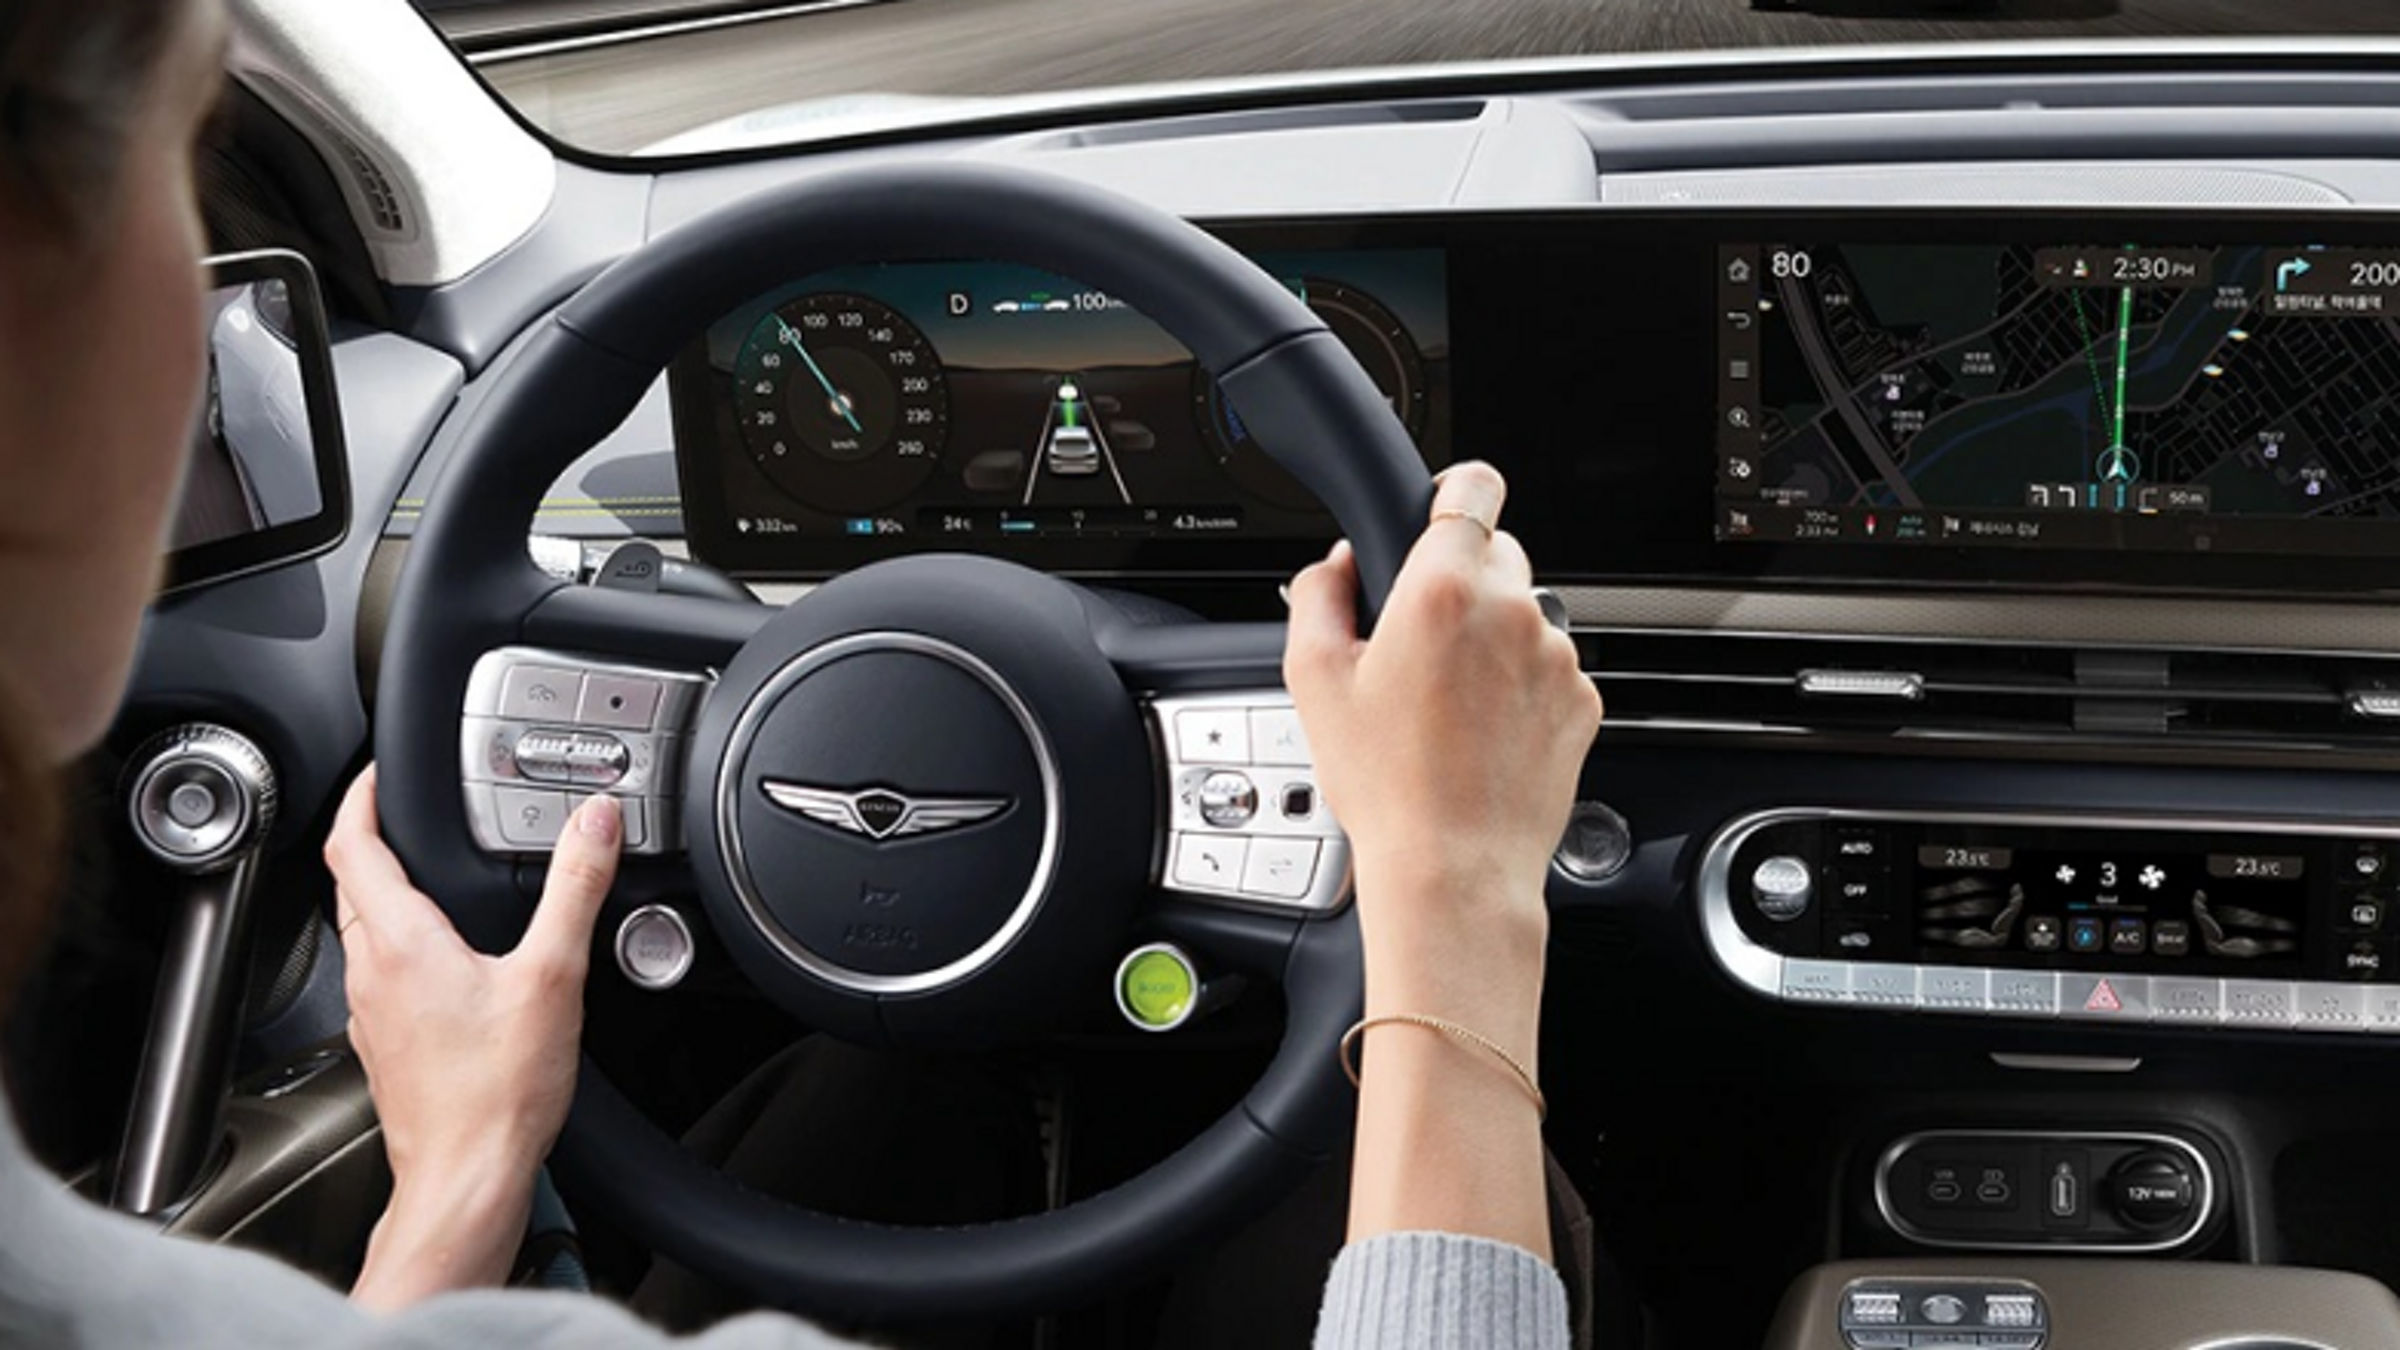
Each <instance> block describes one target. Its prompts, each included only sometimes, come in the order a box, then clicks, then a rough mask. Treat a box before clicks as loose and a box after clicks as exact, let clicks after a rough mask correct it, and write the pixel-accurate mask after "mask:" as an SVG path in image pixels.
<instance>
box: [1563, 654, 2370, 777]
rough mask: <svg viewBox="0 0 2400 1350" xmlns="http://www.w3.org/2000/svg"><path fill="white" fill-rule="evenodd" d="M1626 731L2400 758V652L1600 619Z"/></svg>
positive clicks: (1602, 665)
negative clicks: (1840, 635)
mask: <svg viewBox="0 0 2400 1350" xmlns="http://www.w3.org/2000/svg"><path fill="white" fill-rule="evenodd" d="M1578 641H1579V642H1580V643H1581V644H1582V646H1583V654H1584V667H1585V669H1587V670H1589V671H1591V672H1592V676H1593V679H1594V680H1595V681H1597V682H1598V684H1599V685H1600V689H1601V692H1602V693H1603V694H1604V695H1605V696H1606V698H1607V700H1608V713H1609V721H1610V723H1611V724H1612V725H1614V726H1618V727H1627V726H1647V727H1651V728H1654V729H1661V730H1694V731H1749V732H1758V733H1782V734H1791V733H1812V734H1818V735H1825V736H1832V737H1840V738H1844V739H1847V740H1853V741H1855V740H1857V739H1861V738H1872V739H1884V740H1900V739H1918V740H1927V739H1960V740H1974V739H1988V740H2008V741H2020V742H2021V741H2054V742H2074V741H2079V740H2081V741H2092V742H2106V743H2108V744H2111V745H2123V744H2126V743H2129V742H2131V743H2152V744H2156V745H2160V746H2172V747H2182V748H2187V749H2195V750H2198V749H2222V750H2241V751H2267V752H2284V753H2310V752H2324V751H2365V752H2378V753H2382V754H2400V660H2393V659H2385V658H2375V657H2358V656H2315V655H2286V654H2280V653H2228V652H2203V651H2163V650H2161V651H2148V650H2140V651H2135V650H2106V651H2095V650H2075V649H2071V648H2059V647H2021V646H1980V645H1971V644H1963V643H1962V644H1950V643H1942V644H1934V643H1916V642H1883V641H1872V640H1858V641H1850V640H1825V639H1811V638H1783V637H1757V636H1719V635H1714V634H1661V633H1656V632H1611V631H1596V632H1582V633H1579V634H1578Z"/></svg>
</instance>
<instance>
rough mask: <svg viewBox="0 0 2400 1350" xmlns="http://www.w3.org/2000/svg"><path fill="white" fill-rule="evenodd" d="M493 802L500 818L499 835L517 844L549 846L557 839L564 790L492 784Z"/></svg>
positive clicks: (562, 817)
mask: <svg viewBox="0 0 2400 1350" xmlns="http://www.w3.org/2000/svg"><path fill="white" fill-rule="evenodd" d="M492 805H493V809H494V811H495V812H496V813H497V815H498V818H499V825H500V837H501V838H503V839H506V840H507V841H508V842H509V843H510V844H511V845H512V846H514V847H517V848H541V849H547V848H550V847H552V846H554V845H556V844H557V843H558V833H559V831H560V830H562V829H564V828H566V823H567V794H565V793H563V792H552V791H549V790H547V789H544V788H524V787H503V788H494V789H492Z"/></svg>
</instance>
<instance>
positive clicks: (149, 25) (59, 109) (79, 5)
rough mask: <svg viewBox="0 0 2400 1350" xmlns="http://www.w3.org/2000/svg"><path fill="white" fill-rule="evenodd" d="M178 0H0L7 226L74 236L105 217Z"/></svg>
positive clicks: (2, 194) (61, 238)
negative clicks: (0, 3) (0, 2)
mask: <svg viewBox="0 0 2400 1350" xmlns="http://www.w3.org/2000/svg"><path fill="white" fill-rule="evenodd" d="M184 8H185V7H184V5H183V4H182V3H180V0H8V3H7V4H6V5H5V6H0V211H4V212H5V213H6V222H7V224H8V225H9V226H10V227H11V233H12V234H13V233H15V232H16V231H20V230H22V231H28V232H31V233H32V234H33V235H34V236H35V237H37V238H39V237H43V236H47V237H48V239H49V241H51V242H56V243H64V244H68V245H73V244H77V243H82V242H86V241H88V240H89V239H91V238H92V237H93V235H94V234H95V233H96V232H97V231H98V230H99V229H100V227H101V225H102V224H103V223H104V222H105V220H106V218H107V215H108V211H109V209H110V207H111V206H112V205H113V204H114V202H115V200H116V195H117V185H118V180H119V178H120V176H121V172H122V169H123V165H124V160H125V151H126V146H127V142H128V141H129V140H130V139H131V137H132V136H133V134H134V122H135V119H136V118H138V117H140V116H141V112H142V108H143V104H144V102H145V99H144V95H145V94H147V92H148V90H149V86H150V80H151V77H152V76H153V75H154V74H156V73H157V70H158V67H159V63H160V59H161V58H162V57H163V56H164V55H165V54H166V52H167V51H168V50H169V49H170V48H171V47H173V45H174V42H175V38H176V35H177V33H178V32H179V31H180V29H181V27H182V25H183V24H184V22H185V21H186V18H185V14H184Z"/></svg>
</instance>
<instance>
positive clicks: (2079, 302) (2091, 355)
mask: <svg viewBox="0 0 2400 1350" xmlns="http://www.w3.org/2000/svg"><path fill="white" fill-rule="evenodd" d="M2068 294H2070V295H2072V296H2073V297H2074V298H2075V328H2076V331H2078V332H2080V333H2082V334H2083V364H2084V367H2085V369H2087V370H2089V371H2091V373H2092V398H2093V399H2094V400H2095V401H2097V402H2098V403H2099V405H2100V420H2101V421H2103V422H2105V421H2108V420H2109V418H2110V413H2109V408H2108V380H2107V379H2106V377H2104V376H2102V375H2101V374H2100V356H2099V353H2098V352H2097V351H2095V350H2094V348H2096V347H2098V346H2099V345H2100V339H2099V337H2098V336H2097V335H2095V334H2094V333H2093V332H2092V324H2091V320H2090V319H2089V318H2087V317H2085V315H2084V312H2083V292H2081V291H2070V292H2069V293H2068ZM2107 448H2108V447H2106V446H2102V447H2101V449H2103V450H2105V449H2107Z"/></svg>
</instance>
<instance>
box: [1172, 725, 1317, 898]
mask: <svg viewBox="0 0 2400 1350" xmlns="http://www.w3.org/2000/svg"><path fill="white" fill-rule="evenodd" d="M1145 711H1146V714H1147V716H1148V717H1149V719H1150V725H1151V734H1152V743H1153V745H1154V746H1155V747H1156V752H1157V754H1158V759H1159V765H1158V773H1159V779H1160V785H1161V791H1162V793H1163V795H1164V804H1165V811H1164V816H1165V820H1164V829H1163V834H1162V837H1161V839H1160V840H1159V847H1158V849H1157V851H1156V852H1157V869H1158V872H1157V876H1156V878H1155V880H1156V881H1157V883H1158V886H1159V888H1160V889H1161V890H1163V891H1165V892H1168V893H1170V894H1173V895H1178V896H1182V897H1187V898H1189V899H1191V900H1194V901H1201V902H1210V901H1213V902H1218V903H1222V904H1227V905H1234V906H1240V907H1243V908H1248V909H1255V910H1264V911H1268V912H1277V913H1288V914H1298V915H1302V916H1309V915H1321V914H1328V913H1332V912H1333V911H1335V910H1338V909H1339V908H1341V906H1342V905H1343V904H1344V903H1345V902H1346V901H1347V900H1348V899H1349V895H1350V841H1349V838H1348V836H1346V835H1344V834H1343V833H1342V827H1341V826H1340V824H1338V823H1337V822H1336V821H1335V820H1334V818H1333V812H1332V810H1331V809H1330V808H1329V807H1327V806H1326V804H1325V794H1324V792H1323V791H1322V790H1321V789H1320V788H1319V787H1318V786H1317V771H1316V763H1315V760H1314V759H1313V758H1312V757H1311V755H1310V754H1309V749H1308V737H1307V734H1306V733H1305V732H1303V731H1302V730H1301V727H1300V715H1299V713H1298V712H1296V711H1295V710H1294V709H1293V707H1292V698H1291V695H1290V694H1287V693H1285V692H1284V691H1283V690H1282V689H1280V688H1257V687H1254V688H1249V689H1228V690H1216V691H1212V692H1208V693H1178V694H1155V695H1152V696H1151V697H1150V698H1149V699H1148V700H1147V701H1146V704H1145Z"/></svg>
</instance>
